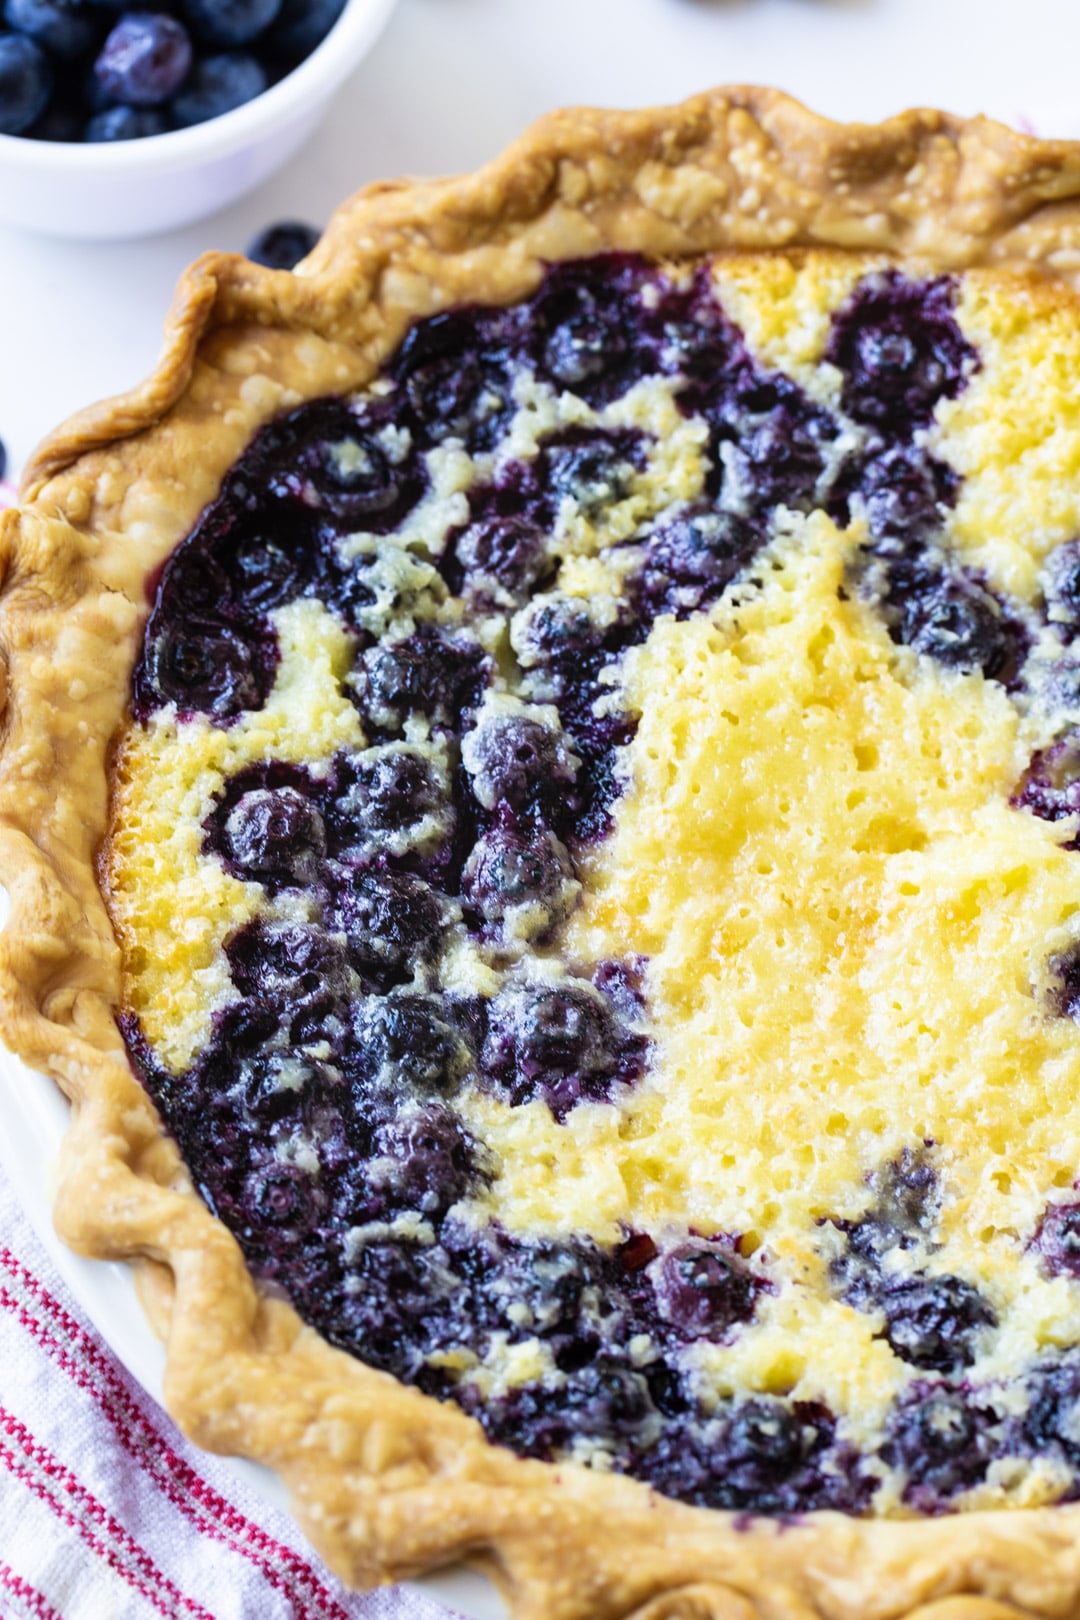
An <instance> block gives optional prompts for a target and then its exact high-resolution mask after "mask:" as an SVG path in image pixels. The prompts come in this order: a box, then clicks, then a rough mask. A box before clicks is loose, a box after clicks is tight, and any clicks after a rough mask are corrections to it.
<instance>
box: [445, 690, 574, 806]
mask: <svg viewBox="0 0 1080 1620" xmlns="http://www.w3.org/2000/svg"><path fill="white" fill-rule="evenodd" d="M461 753H462V760H463V763H464V765H465V769H466V771H467V772H468V773H469V777H470V779H471V781H472V790H473V793H474V794H475V795H476V798H477V800H478V802H479V803H480V804H482V805H483V807H484V808H485V810H495V809H497V808H498V807H499V806H500V805H509V806H510V807H511V808H512V809H513V810H515V811H522V810H525V809H526V808H528V807H529V806H530V805H540V806H543V807H545V808H550V807H552V806H558V805H559V804H560V803H565V802H566V800H567V797H568V796H569V795H571V794H572V791H573V786H574V779H575V777H576V775H577V772H578V767H579V765H580V761H579V759H578V757H577V755H576V754H575V753H574V750H573V747H572V745H571V743H570V739H569V738H568V737H567V736H566V735H565V733H564V732H562V731H558V730H555V729H554V728H553V727H551V726H550V725H545V724H544V723H543V721H541V720H539V719H534V718H533V717H532V716H531V715H530V714H528V713H514V712H513V711H512V710H511V711H505V712H501V711H500V710H499V709H497V708H496V709H492V710H491V711H490V712H488V713H481V716H480V719H479V722H478V724H477V725H476V726H475V728H474V729H473V730H472V731H470V732H468V733H466V735H465V737H464V739H463V741H462V750H461Z"/></svg>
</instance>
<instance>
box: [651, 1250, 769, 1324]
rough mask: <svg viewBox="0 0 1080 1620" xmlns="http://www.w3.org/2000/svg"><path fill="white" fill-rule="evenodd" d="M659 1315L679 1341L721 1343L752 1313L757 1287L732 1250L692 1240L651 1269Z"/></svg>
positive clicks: (667, 1255) (756, 1283) (752, 1277)
mask: <svg viewBox="0 0 1080 1620" xmlns="http://www.w3.org/2000/svg"><path fill="white" fill-rule="evenodd" d="M653 1274H654V1287H655V1289H656V1298H657V1303H658V1305H659V1309H660V1314H661V1316H662V1317H663V1319H664V1321H665V1322H668V1323H670V1324H671V1326H672V1327H673V1328H675V1329H676V1331H677V1332H678V1333H679V1334H680V1336H683V1337H686V1338H689V1339H701V1338H704V1339H713V1340H720V1339H723V1338H724V1336H725V1335H726V1334H727V1332H728V1330H729V1329H730V1328H731V1327H733V1326H734V1324H735V1323H736V1322H747V1321H749V1320H750V1317H751V1316H752V1315H753V1313H754V1302H755V1299H756V1296H757V1293H758V1290H759V1287H760V1285H759V1283H758V1282H757V1279H756V1278H755V1277H754V1276H753V1274H752V1272H751V1271H750V1270H749V1268H748V1267H747V1266H746V1265H745V1263H744V1262H743V1261H742V1260H741V1259H740V1258H739V1256H738V1255H737V1254H736V1253H734V1252H733V1251H732V1250H730V1249H724V1248H721V1247H719V1246H718V1245H717V1244H715V1243H706V1242H704V1241H702V1240H700V1239H692V1240H691V1241H690V1242H688V1243H683V1244H681V1245H680V1246H679V1247H678V1248H677V1249H672V1250H671V1251H670V1252H669V1253H668V1254H666V1255H664V1256H663V1258H662V1259H661V1260H659V1261H657V1262H656V1263H655V1264H654V1266H653Z"/></svg>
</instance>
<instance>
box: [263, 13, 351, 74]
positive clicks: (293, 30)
mask: <svg viewBox="0 0 1080 1620" xmlns="http://www.w3.org/2000/svg"><path fill="white" fill-rule="evenodd" d="M344 9H345V0H282V4H281V9H280V12H279V14H278V19H277V22H276V23H275V24H274V27H273V28H272V29H271V31H270V34H269V37H268V38H267V39H266V41H265V42H264V43H265V45H266V48H267V49H268V50H271V51H274V52H280V54H281V55H282V56H287V57H290V58H295V59H297V60H299V59H301V58H302V57H305V56H310V54H311V52H312V51H313V50H314V49H315V47H316V46H317V45H320V44H321V43H322V41H323V40H324V39H325V38H326V36H327V34H328V33H329V32H330V30H331V28H333V26H334V24H335V23H336V22H337V20H338V18H339V17H340V16H341V13H342V12H343V11H344Z"/></svg>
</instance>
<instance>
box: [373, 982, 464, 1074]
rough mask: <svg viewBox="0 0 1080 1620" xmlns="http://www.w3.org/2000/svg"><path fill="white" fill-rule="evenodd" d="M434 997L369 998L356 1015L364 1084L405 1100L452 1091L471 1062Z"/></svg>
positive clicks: (405, 995)
mask: <svg viewBox="0 0 1080 1620" xmlns="http://www.w3.org/2000/svg"><path fill="white" fill-rule="evenodd" d="M443 1014H444V1008H443V1005H442V1003H441V1001H440V1000H439V999H438V998H437V997H434V996H418V995H410V994H395V995H389V996H367V997H365V998H364V1000H363V1001H361V1002H359V1003H358V1004H357V1006H356V1009H355V1014H354V1026H353V1028H354V1034H355V1037H356V1041H357V1045H358V1048H359V1059H360V1064H361V1069H362V1073H363V1075H364V1077H365V1082H366V1081H370V1082H371V1083H372V1084H373V1085H378V1086H380V1087H383V1088H389V1089H390V1090H391V1091H392V1092H393V1093H394V1094H395V1095H397V1096H400V1097H401V1098H403V1099H407V1098H408V1097H409V1096H410V1095H415V1096H418V1097H425V1096H429V1095H433V1094H437V1093H445V1092H448V1091H450V1090H451V1089H452V1088H453V1087H454V1086H455V1085H456V1084H457V1083H458V1082H459V1081H460V1079H461V1078H462V1075H463V1074H464V1072H465V1070H466V1068H467V1066H468V1061H469V1055H468V1051H467V1049H466V1047H465V1045H464V1043H463V1042H462V1040H461V1037H460V1036H459V1034H458V1033H457V1031H456V1030H455V1029H454V1028H453V1026H452V1025H451V1024H450V1023H448V1022H447V1021H446V1019H445V1017H444V1016H443Z"/></svg>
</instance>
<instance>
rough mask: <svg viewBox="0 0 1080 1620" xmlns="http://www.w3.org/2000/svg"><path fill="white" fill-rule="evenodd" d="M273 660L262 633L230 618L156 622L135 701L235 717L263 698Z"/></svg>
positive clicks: (148, 706)
mask: <svg viewBox="0 0 1080 1620" xmlns="http://www.w3.org/2000/svg"><path fill="white" fill-rule="evenodd" d="M152 622H153V621H152ZM274 663H275V657H274V652H273V648H272V646H271V645H270V644H269V643H268V641H267V640H266V638H264V637H259V636H257V635H250V634H248V635H245V634H242V633H241V632H240V631H239V630H234V629H232V628H230V627H229V626H228V625H226V624H214V623H207V622H199V621H198V620H190V621H188V622H187V623H173V624H170V623H168V622H167V621H166V622H165V623H164V624H163V625H162V627H161V628H160V629H157V628H156V625H155V630H154V631H153V632H152V635H151V639H148V641H147V645H146V649H145V653H144V658H143V662H142V664H141V665H140V667H139V669H138V670H137V672H136V676H135V702H136V706H137V708H138V709H139V710H140V711H141V712H142V713H149V712H150V711H151V710H152V709H155V708H158V707H160V706H161V705H162V704H166V703H175V704H176V707H177V709H178V710H179V711H180V712H181V713H182V714H208V715H211V716H212V717H213V718H214V719H216V720H229V719H233V718H235V716H237V715H238V714H240V713H241V712H242V711H243V710H244V709H259V708H261V707H262V705H263V704H264V703H265V701H266V697H267V694H268V692H269V690H270V685H271V680H272V676H273V669H274Z"/></svg>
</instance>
